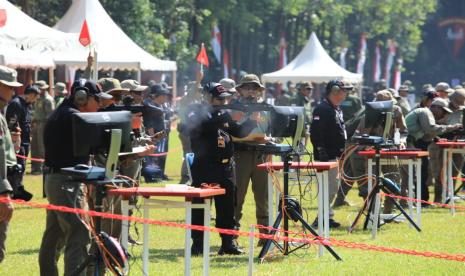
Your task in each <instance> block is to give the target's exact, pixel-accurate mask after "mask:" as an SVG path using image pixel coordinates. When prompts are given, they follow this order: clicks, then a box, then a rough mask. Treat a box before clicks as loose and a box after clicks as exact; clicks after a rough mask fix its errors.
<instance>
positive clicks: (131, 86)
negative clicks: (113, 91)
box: [121, 80, 148, 92]
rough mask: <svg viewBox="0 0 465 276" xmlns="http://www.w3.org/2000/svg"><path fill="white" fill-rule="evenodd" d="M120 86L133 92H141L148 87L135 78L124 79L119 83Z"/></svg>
mask: <svg viewBox="0 0 465 276" xmlns="http://www.w3.org/2000/svg"><path fill="white" fill-rule="evenodd" d="M121 87H122V88H125V89H128V90H129V91H134V92H143V91H145V90H146V89H147V88H148V86H146V85H141V84H140V83H139V82H138V81H136V80H124V81H123V82H122V83H121Z"/></svg>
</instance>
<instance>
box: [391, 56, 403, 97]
mask: <svg viewBox="0 0 465 276" xmlns="http://www.w3.org/2000/svg"><path fill="white" fill-rule="evenodd" d="M403 63H404V62H403V60H402V59H401V58H399V59H398V60H397V65H396V66H395V68H394V83H393V86H392V87H394V89H395V90H398V89H399V87H400V85H401V83H402V65H403Z"/></svg>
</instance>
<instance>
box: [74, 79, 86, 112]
mask: <svg viewBox="0 0 465 276" xmlns="http://www.w3.org/2000/svg"><path fill="white" fill-rule="evenodd" d="M86 82H87V80H86V79H78V80H76V81H74V83H73V86H72V89H71V91H72V96H73V103H74V105H75V106H77V107H80V106H84V105H86V104H87V100H88V97H89V88H87V87H85V85H86Z"/></svg>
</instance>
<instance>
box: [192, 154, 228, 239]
mask: <svg viewBox="0 0 465 276" xmlns="http://www.w3.org/2000/svg"><path fill="white" fill-rule="evenodd" d="M233 175H234V164H233V162H230V163H229V164H226V165H223V164H218V163H215V162H214V161H213V160H209V159H205V160H197V159H194V163H193V164H192V178H193V186H195V187H200V185H201V184H202V183H208V184H219V185H220V186H221V188H224V189H225V190H226V193H225V194H224V195H219V196H215V197H214V200H215V210H216V225H215V226H216V227H217V228H223V229H234V226H235V225H236V220H235V218H234V205H235V194H236V192H235V190H236V189H235V185H234V181H233ZM193 203H203V199H199V198H195V199H194V200H193ZM203 219H204V214H203V210H202V209H193V210H192V225H203ZM221 236H222V237H224V236H227V235H223V234H222V235H221ZM192 239H193V240H194V243H195V244H197V245H199V246H201V245H202V241H203V232H202V231H192Z"/></svg>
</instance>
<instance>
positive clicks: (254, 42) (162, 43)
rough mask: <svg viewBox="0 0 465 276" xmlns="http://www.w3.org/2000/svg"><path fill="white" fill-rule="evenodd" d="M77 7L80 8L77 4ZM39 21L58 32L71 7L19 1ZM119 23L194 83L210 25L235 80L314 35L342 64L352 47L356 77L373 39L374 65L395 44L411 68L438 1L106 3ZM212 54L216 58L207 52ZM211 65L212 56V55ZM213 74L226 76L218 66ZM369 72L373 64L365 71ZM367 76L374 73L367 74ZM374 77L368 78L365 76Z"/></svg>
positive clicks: (44, 0) (274, 62)
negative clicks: (283, 47)
mask: <svg viewBox="0 0 465 276" xmlns="http://www.w3.org/2000/svg"><path fill="white" fill-rule="evenodd" d="M75 1H78V0H75ZM12 2H13V3H14V4H16V5H18V6H19V7H21V8H22V9H23V10H24V11H25V12H26V13H28V14H29V15H31V16H32V17H33V18H35V19H37V20H39V21H41V22H43V23H45V24H47V25H49V26H53V25H54V24H55V23H56V22H57V21H58V20H59V18H60V17H61V16H62V15H63V14H64V13H65V12H66V10H67V8H68V7H69V6H70V4H71V1H70V0H66V1H63V0H14V1H12ZM100 2H101V3H102V5H103V6H104V8H105V9H106V10H107V12H108V13H109V14H110V16H111V17H112V18H113V20H114V21H115V22H116V23H117V24H118V25H119V26H120V27H121V28H122V29H123V30H124V31H125V32H126V34H127V35H128V36H130V37H131V38H132V39H133V40H134V41H135V42H136V43H138V44H139V45H140V46H142V47H143V48H144V49H146V50H147V51H149V52H151V53H153V54H154V55H156V56H158V57H161V58H167V59H172V60H176V61H177V62H178V67H179V69H180V74H179V75H180V76H189V77H191V76H192V73H193V67H194V64H195V62H194V61H195V56H196V54H197V52H198V50H199V45H200V44H201V43H202V42H205V44H206V46H207V49H208V48H210V44H209V41H210V40H211V31H212V25H213V24H214V23H216V24H217V25H218V26H219V29H220V31H221V34H222V47H223V48H227V49H228V50H229V53H230V61H231V64H232V67H233V69H235V72H240V71H247V72H254V73H257V74H261V73H264V72H270V71H274V70H276V69H277V66H278V57H279V41H280V36H281V34H284V36H285V38H286V41H287V44H288V47H287V54H288V57H289V58H290V59H292V58H293V57H295V56H296V55H297V54H298V53H299V51H300V50H301V49H302V47H303V45H304V44H305V43H306V41H307V40H308V38H309V36H310V34H311V32H312V31H314V32H316V33H317V35H318V37H319V38H320V40H321V42H322V44H323V46H324V47H325V48H326V49H327V50H328V51H329V53H330V54H331V55H332V56H333V57H336V56H337V55H338V53H339V51H340V48H341V47H347V48H348V49H349V52H348V54H347V66H348V69H349V70H352V71H355V66H356V63H357V59H358V52H357V51H358V48H359V40H360V35H361V34H362V33H366V34H367V38H368V49H369V52H368V60H367V62H370V56H371V52H372V51H371V50H370V49H373V48H374V47H373V45H374V44H376V43H381V45H382V46H383V47H384V48H386V47H387V44H386V43H387V41H388V40H389V39H392V40H394V41H396V42H397V44H398V52H397V54H398V56H401V57H402V58H403V60H404V61H406V62H409V61H412V60H413V59H414V58H415V56H416V54H417V48H418V45H419V44H420V43H421V42H422V32H421V27H422V26H423V24H424V23H425V21H426V20H427V19H428V15H429V14H431V13H432V12H434V11H435V10H436V8H437V5H438V4H437V0H383V1H379V0H131V1H123V0H120V1H114V0H100ZM209 53H211V52H209ZM210 56H211V60H213V54H210ZM212 63H213V64H212V66H210V69H209V70H210V74H211V75H212V76H215V77H219V76H222V68H223V66H222V64H220V63H215V62H212ZM367 64H368V63H367ZM367 70H368V69H367ZM366 72H368V71H366Z"/></svg>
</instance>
